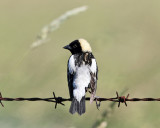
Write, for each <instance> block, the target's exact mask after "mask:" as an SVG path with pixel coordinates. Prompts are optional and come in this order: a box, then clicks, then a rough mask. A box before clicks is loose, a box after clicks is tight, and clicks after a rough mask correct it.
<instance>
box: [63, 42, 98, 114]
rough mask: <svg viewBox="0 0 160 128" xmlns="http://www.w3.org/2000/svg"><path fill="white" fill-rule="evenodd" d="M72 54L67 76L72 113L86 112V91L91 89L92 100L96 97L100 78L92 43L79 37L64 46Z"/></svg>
mask: <svg viewBox="0 0 160 128" xmlns="http://www.w3.org/2000/svg"><path fill="white" fill-rule="evenodd" d="M63 48H64V49H68V50H69V51H70V52H71V53H72V55H71V56H70V58H69V60H68V67H67V78H68V87H69V93H70V98H71V99H72V103H71V106H70V110H69V111H70V113H71V114H74V113H75V112H77V113H78V114H79V115H82V114H83V113H85V93H86V92H87V90H88V89H91V91H90V93H91V97H90V102H92V101H93V100H94V98H95V94H96V89H97V79H98V77H97V76H98V67H97V63H96V60H95V58H94V56H93V54H92V50H91V47H90V44H89V43H88V42H87V41H86V40H84V39H78V40H74V41H73V42H71V43H70V44H69V45H66V46H65V47H63Z"/></svg>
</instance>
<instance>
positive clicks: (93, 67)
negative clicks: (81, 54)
mask: <svg viewBox="0 0 160 128" xmlns="http://www.w3.org/2000/svg"><path fill="white" fill-rule="evenodd" d="M90 70H91V72H92V73H96V72H97V63H96V60H95V59H92V65H91V67H90Z"/></svg>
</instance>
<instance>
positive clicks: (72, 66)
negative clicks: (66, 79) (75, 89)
mask: <svg viewBox="0 0 160 128" xmlns="http://www.w3.org/2000/svg"><path fill="white" fill-rule="evenodd" d="M68 68H69V73H71V74H73V73H74V72H75V71H76V66H75V60H74V55H72V56H71V57H70V58H69V62H68Z"/></svg>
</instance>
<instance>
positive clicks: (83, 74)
mask: <svg viewBox="0 0 160 128" xmlns="http://www.w3.org/2000/svg"><path fill="white" fill-rule="evenodd" d="M90 80H91V76H90V72H89V69H88V66H87V65H82V66H81V67H78V68H77V71H76V74H75V76H74V80H73V86H74V88H75V89H74V90H73V96H74V97H75V98H76V99H77V101H79V102H80V101H81V99H82V97H83V96H84V95H85V87H88V84H89V83H90Z"/></svg>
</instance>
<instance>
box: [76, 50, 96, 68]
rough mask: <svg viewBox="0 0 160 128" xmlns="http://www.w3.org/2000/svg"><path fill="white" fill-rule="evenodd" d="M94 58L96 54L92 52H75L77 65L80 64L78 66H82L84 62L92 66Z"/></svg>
mask: <svg viewBox="0 0 160 128" xmlns="http://www.w3.org/2000/svg"><path fill="white" fill-rule="evenodd" d="M92 58H94V56H93V54H92V53H90V52H84V53H77V54H74V59H75V65H76V66H78V67H80V66H81V65H82V64H83V63H84V64H85V65H90V66H91V64H92Z"/></svg>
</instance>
